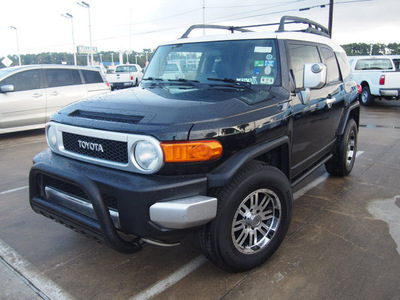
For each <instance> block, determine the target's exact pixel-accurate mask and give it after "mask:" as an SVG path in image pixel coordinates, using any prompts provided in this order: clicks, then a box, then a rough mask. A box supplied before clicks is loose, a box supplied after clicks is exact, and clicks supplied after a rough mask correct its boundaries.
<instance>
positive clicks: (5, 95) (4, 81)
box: [0, 65, 110, 134]
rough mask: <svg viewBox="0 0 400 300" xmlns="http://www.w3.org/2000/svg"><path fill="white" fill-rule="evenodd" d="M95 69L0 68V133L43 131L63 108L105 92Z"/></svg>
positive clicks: (31, 66)
mask: <svg viewBox="0 0 400 300" xmlns="http://www.w3.org/2000/svg"><path fill="white" fill-rule="evenodd" d="M109 91H110V87H109V86H108V84H107V83H106V82H105V81H104V79H103V77H102V75H101V74H100V72H99V71H98V70H95V69H93V68H91V67H79V66H65V65H27V66H18V67H10V68H4V69H0V134H2V133H8V132H14V131H23V130H30V129H37V128H43V127H44V126H45V124H46V122H48V120H49V117H50V116H51V115H52V114H54V113H55V112H57V111H58V110H59V109H60V108H62V107H63V106H65V105H67V104H70V103H72V102H75V101H78V100H81V99H83V98H86V97H89V96H92V95H97V94H101V93H106V92H109Z"/></svg>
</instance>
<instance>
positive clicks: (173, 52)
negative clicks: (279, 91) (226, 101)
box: [144, 40, 281, 87]
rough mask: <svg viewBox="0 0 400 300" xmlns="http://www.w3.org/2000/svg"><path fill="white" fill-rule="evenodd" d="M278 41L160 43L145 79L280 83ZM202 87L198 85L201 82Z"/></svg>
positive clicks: (269, 84) (260, 83) (204, 82)
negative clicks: (162, 44)
mask: <svg viewBox="0 0 400 300" xmlns="http://www.w3.org/2000/svg"><path fill="white" fill-rule="evenodd" d="M277 55H278V51H277V47H276V43H275V40H233V41H218V42H215V41H214V42H202V43H188V44H175V45H166V46H160V47H159V48H158V49H157V51H156V53H155V54H154V56H153V58H152V60H151V62H150V64H149V66H148V68H147V70H146V74H145V78H144V80H145V81H146V80H152V81H158V82H164V81H165V82H168V81H180V82H188V81H191V82H195V83H197V84H208V85H223V84H226V85H228V84H232V83H243V82H245V83H247V84H248V85H260V86H271V85H280V83H281V79H280V69H279V59H278V57H277ZM197 87H198V85H197Z"/></svg>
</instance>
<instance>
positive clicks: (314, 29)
mask: <svg viewBox="0 0 400 300" xmlns="http://www.w3.org/2000/svg"><path fill="white" fill-rule="evenodd" d="M287 21H289V22H287ZM285 24H307V25H308V28H307V29H303V30H294V31H297V32H307V33H314V34H318V35H323V36H326V37H330V35H329V30H328V28H326V27H325V26H323V25H321V24H319V23H317V22H314V21H311V20H309V19H306V18H301V17H295V16H283V17H282V18H281V21H280V22H279V28H278V30H277V32H284V31H286V30H285ZM289 31H290V30H289Z"/></svg>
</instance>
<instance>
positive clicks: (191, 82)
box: [168, 78, 202, 87]
mask: <svg viewBox="0 0 400 300" xmlns="http://www.w3.org/2000/svg"><path fill="white" fill-rule="evenodd" d="M168 81H169V82H179V83H183V84H186V85H191V86H195V87H201V86H202V85H201V83H200V81H198V80H188V79H184V78H178V79H168Z"/></svg>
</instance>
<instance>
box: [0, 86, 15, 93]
mask: <svg viewBox="0 0 400 300" xmlns="http://www.w3.org/2000/svg"><path fill="white" fill-rule="evenodd" d="M0 92H2V93H9V92H14V86H13V85H12V84H7V85H3V86H1V87H0Z"/></svg>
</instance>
